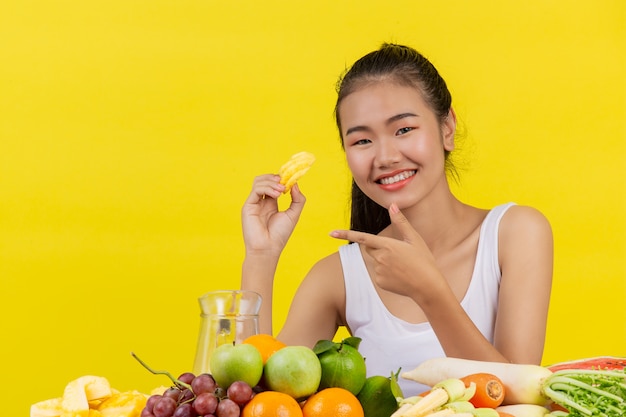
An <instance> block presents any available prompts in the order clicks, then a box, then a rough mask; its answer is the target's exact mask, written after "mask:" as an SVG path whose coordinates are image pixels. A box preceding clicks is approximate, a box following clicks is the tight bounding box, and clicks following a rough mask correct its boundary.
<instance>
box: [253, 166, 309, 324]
mask: <svg viewBox="0 0 626 417" xmlns="http://www.w3.org/2000/svg"><path fill="white" fill-rule="evenodd" d="M279 181H280V177H279V176H278V175H271V174H268V175H261V176H258V177H256V178H255V179H254V183H253V186H252V191H251V192H250V195H249V196H248V198H247V199H246V202H245V203H244V206H243V208H242V210H241V224H242V229H243V237H244V244H245V248H246V254H245V259H244V261H243V265H242V271H241V289H243V290H252V291H256V292H258V293H259V294H260V295H261V297H262V300H263V301H262V303H261V311H260V312H259V331H260V332H261V333H267V334H273V333H272V292H273V286H274V274H275V273H276V267H277V265H278V260H279V258H280V254H281V253H282V251H283V249H284V248H285V245H286V244H287V241H288V240H289V237H290V236H291V234H292V233H293V230H294V228H295V226H296V224H297V222H298V219H299V218H300V214H301V213H302V209H303V208H304V204H305V202H306V198H305V197H304V195H303V194H302V193H301V192H300V189H299V188H298V186H297V185H294V186H293V187H292V188H291V204H290V205H289V207H288V208H287V209H286V210H285V211H282V212H281V211H279V210H278V198H279V197H280V195H281V194H282V192H283V191H284V190H285V186H284V185H282V184H280V182H279Z"/></svg>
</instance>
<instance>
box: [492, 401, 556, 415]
mask: <svg viewBox="0 0 626 417" xmlns="http://www.w3.org/2000/svg"><path fill="white" fill-rule="evenodd" d="M496 411H497V412H498V413H500V415H501V416H502V415H504V416H509V415H510V416H513V417H543V416H546V415H549V414H550V411H549V410H548V409H547V408H545V407H542V406H540V405H536V404H513V405H501V406H500V407H497V408H496Z"/></svg>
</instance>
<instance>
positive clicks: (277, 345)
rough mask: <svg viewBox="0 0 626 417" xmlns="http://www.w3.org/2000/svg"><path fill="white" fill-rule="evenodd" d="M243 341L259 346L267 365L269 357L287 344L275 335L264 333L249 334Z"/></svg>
mask: <svg viewBox="0 0 626 417" xmlns="http://www.w3.org/2000/svg"><path fill="white" fill-rule="evenodd" d="M241 343H247V344H250V345H252V346H254V347H255V348H257V349H258V350H259V352H260V353H261V357H262V358H263V365H265V363H266V362H267V360H268V359H269V357H270V356H272V355H273V354H274V352H276V351H277V350H279V349H282V348H284V347H286V346H287V345H286V344H284V343H283V342H281V341H280V340H278V339H276V338H275V337H274V336H272V335H269V334H263V333H260V334H255V335H252V336H248V337H247V338H246V339H244V341H243V342H241Z"/></svg>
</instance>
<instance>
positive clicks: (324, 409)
mask: <svg viewBox="0 0 626 417" xmlns="http://www.w3.org/2000/svg"><path fill="white" fill-rule="evenodd" d="M302 414H303V416H304V417H328V416H332V417H364V414H363V407H362V406H361V403H360V402H359V400H358V399H357V397H356V396H355V395H354V394H352V393H351V392H350V391H348V390H347V389H344V388H338V387H334V388H325V389H323V390H320V391H318V392H316V393H315V394H313V395H311V396H310V397H309V398H308V399H307V400H306V402H305V403H304V406H302Z"/></svg>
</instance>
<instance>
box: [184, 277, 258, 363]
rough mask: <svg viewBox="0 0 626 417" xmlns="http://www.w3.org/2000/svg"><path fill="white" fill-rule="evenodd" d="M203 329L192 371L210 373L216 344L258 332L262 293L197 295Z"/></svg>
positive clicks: (237, 341) (213, 292)
mask: <svg viewBox="0 0 626 417" xmlns="http://www.w3.org/2000/svg"><path fill="white" fill-rule="evenodd" d="M198 302H199V303H200V332H199V335H198V346H197V348H196V358H195V361H194V364H193V372H194V373H195V374H196V375H199V374H201V373H210V372H211V370H210V368H209V361H210V359H211V355H212V354H213V351H214V350H215V348H217V347H218V346H220V345H223V344H225V343H233V342H234V343H241V342H242V341H243V340H245V339H246V338H247V337H248V336H252V335H255V334H257V333H258V332H259V310H260V308H261V296H260V295H259V294H257V293H256V292H254V291H244V290H223V291H211V292H208V293H206V294H204V295H202V296H200V297H199V298H198Z"/></svg>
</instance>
